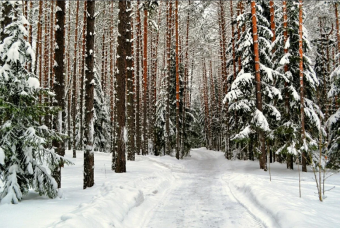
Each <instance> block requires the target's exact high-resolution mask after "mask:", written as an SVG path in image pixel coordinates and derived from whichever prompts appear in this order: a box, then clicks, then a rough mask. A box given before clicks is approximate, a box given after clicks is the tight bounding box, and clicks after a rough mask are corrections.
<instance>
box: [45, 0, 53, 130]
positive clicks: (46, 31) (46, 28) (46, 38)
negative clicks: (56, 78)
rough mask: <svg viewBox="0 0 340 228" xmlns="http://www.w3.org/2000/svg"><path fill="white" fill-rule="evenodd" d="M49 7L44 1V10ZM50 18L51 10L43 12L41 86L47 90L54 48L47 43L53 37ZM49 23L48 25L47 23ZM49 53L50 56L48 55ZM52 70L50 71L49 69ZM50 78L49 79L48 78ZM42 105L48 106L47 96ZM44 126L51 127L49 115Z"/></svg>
mask: <svg viewBox="0 0 340 228" xmlns="http://www.w3.org/2000/svg"><path fill="white" fill-rule="evenodd" d="M52 5H53V1H51V7H52ZM48 7H49V2H48V1H45V9H48ZM49 14H51V15H50V17H51V20H49V19H50V18H49ZM52 17H54V15H53V12H52V10H51V13H50V12H49V11H47V10H45V15H44V20H45V23H44V59H43V61H44V79H43V83H44V84H43V85H44V88H45V89H47V88H49V87H50V88H52V86H50V84H49V82H48V78H49V77H48V76H49V69H48V68H49V60H50V61H52V53H53V52H52V51H50V50H51V49H53V48H54V47H53V46H51V43H52V42H50V43H49V40H53V38H52V37H53V35H54V31H53V30H52V26H53V23H52ZM49 22H50V23H49ZM48 25H50V33H49V31H48ZM49 53H50V55H49ZM51 70H52V69H51ZM50 78H51V77H50ZM44 103H45V105H48V103H49V98H48V97H47V96H45V97H44ZM45 125H46V126H49V127H50V126H52V125H50V116H49V115H46V116H45Z"/></svg>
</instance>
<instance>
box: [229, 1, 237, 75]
mask: <svg viewBox="0 0 340 228" xmlns="http://www.w3.org/2000/svg"><path fill="white" fill-rule="evenodd" d="M230 15H231V20H232V22H231V23H232V24H231V42H232V49H233V72H234V78H233V80H235V79H236V75H237V72H236V54H235V30H234V23H233V17H234V13H233V1H232V0H231V1H230Z"/></svg>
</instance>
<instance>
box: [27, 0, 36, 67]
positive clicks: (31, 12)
mask: <svg viewBox="0 0 340 228" xmlns="http://www.w3.org/2000/svg"><path fill="white" fill-rule="evenodd" d="M29 8H30V10H29V11H30V13H29V19H28V18H27V20H28V21H29V27H28V42H29V43H30V45H31V46H32V40H33V26H32V23H31V20H33V10H34V9H33V1H30V7H29ZM35 61H37V59H35ZM32 70H33V69H32V63H31V62H29V63H28V71H29V72H33V71H32Z"/></svg>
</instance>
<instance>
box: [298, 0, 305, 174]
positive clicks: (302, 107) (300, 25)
mask: <svg viewBox="0 0 340 228" xmlns="http://www.w3.org/2000/svg"><path fill="white" fill-rule="evenodd" d="M302 5H303V1H302V0H300V1H299V53H300V109H301V138H302V143H303V144H306V143H307V142H306V132H305V112H304V85H303V40H302V35H303V30H302V23H303V18H302V14H303V12H302ZM306 156H307V151H305V150H303V152H302V159H301V160H302V172H307V165H306V159H307V158H306Z"/></svg>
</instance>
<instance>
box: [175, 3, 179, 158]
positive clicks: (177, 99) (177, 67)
mask: <svg viewBox="0 0 340 228" xmlns="http://www.w3.org/2000/svg"><path fill="white" fill-rule="evenodd" d="M175 26H176V28H175V30H176V158H177V159H179V152H180V135H179V134H180V132H179V131H180V129H179V51H178V49H179V37H178V35H179V30H178V0H176V5H175Z"/></svg>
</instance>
